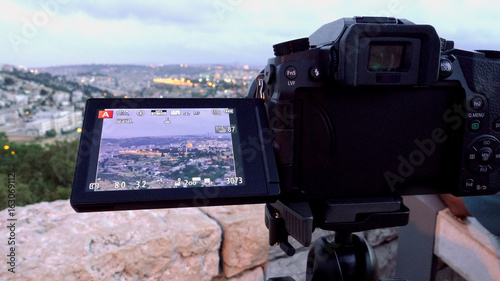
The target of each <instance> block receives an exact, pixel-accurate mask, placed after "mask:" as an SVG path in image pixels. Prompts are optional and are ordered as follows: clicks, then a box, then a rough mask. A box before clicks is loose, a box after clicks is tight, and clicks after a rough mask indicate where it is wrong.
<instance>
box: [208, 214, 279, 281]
mask: <svg viewBox="0 0 500 281" xmlns="http://www.w3.org/2000/svg"><path fill="white" fill-rule="evenodd" d="M201 210H202V211H203V212H205V213H206V214H208V215H209V216H210V217H211V218H213V219H215V220H216V221H218V222H219V224H220V225H221V226H222V229H223V230H224V240H223V242H222V261H223V267H222V269H223V271H224V276H227V277H233V276H235V275H237V274H239V273H241V272H243V271H245V270H247V269H249V268H252V267H255V266H258V265H261V264H264V263H266V262H267V256H268V251H267V248H268V245H269V236H268V234H267V233H268V232H267V228H266V226H265V223H264V206H263V205H257V206H255V205H240V206H220V207H205V208H201Z"/></svg>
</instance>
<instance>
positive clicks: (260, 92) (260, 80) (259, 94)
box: [255, 73, 266, 99]
mask: <svg viewBox="0 0 500 281" xmlns="http://www.w3.org/2000/svg"><path fill="white" fill-rule="evenodd" d="M264 77H265V75H264V73H261V74H259V75H257V77H255V81H256V82H257V91H256V93H255V97H256V98H259V99H266V97H265V95H264V88H265V87H266V84H265V83H264Z"/></svg>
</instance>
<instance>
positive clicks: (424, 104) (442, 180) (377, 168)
mask: <svg viewBox="0 0 500 281" xmlns="http://www.w3.org/2000/svg"><path fill="white" fill-rule="evenodd" d="M464 97H465V94H464V91H463V90H462V89H461V88H458V87H432V88H414V87H356V88H342V87H337V88H335V89H329V91H321V90H316V89H314V90H312V89H303V90H301V89H299V90H298V91H297V99H296V100H297V101H296V103H295V109H296V110H295V112H296V115H297V118H296V119H295V126H294V127H295V128H294V141H295V142H296V145H295V147H294V149H295V152H294V155H297V156H298V157H297V158H295V159H294V173H293V174H294V175H295V177H294V185H295V186H294V187H292V189H294V188H296V189H299V190H301V192H304V193H305V194H307V197H310V198H311V199H319V198H322V197H324V196H328V198H357V197H380V196H390V195H392V194H425V193H445V192H446V193H447V192H454V191H455V190H456V187H457V184H458V183H457V180H458V174H459V170H460V151H461V149H462V139H463V130H464V121H463V118H462V116H460V113H458V112H454V111H453V109H454V108H456V107H460V105H461V104H462V102H463V100H464Z"/></svg>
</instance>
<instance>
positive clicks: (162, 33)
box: [0, 0, 500, 67]
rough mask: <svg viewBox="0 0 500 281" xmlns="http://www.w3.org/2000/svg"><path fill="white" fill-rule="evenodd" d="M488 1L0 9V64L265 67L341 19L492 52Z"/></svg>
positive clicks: (499, 6) (68, 2) (496, 34)
mask: <svg viewBox="0 0 500 281" xmlns="http://www.w3.org/2000/svg"><path fill="white" fill-rule="evenodd" d="M499 11H500V1H496V0H439V1H438V0H407V1H405V0H377V1H360V0H347V1H345V0H329V1H324V0H322V1H304V0H288V1H273V0H266V1H260V0H253V1H250V0H205V1H202V0H192V1H181V0H175V1H170V0H148V1H131V0H111V1H105V0H100V1H97V0H23V1H18V0H12V1H9V0H0V36H1V39H0V64H12V65H24V66H27V67H42V66H54V65H74V64H155V65H158V64H237V65H247V64H248V65H252V66H263V65H265V64H266V62H267V59H268V58H270V57H272V56H273V49H272V45H273V44H276V43H280V42H283V41H288V40H292V39H296V38H301V37H307V36H309V35H310V34H312V33H313V32H314V31H315V30H316V29H318V28H319V27H320V26H322V25H323V24H326V23H328V22H331V21H334V20H336V19H338V18H342V17H353V16H358V15H365V16H374V15H377V16H393V17H397V18H406V19H408V20H411V21H413V22H415V23H419V24H430V25H433V26H434V27H435V28H436V30H437V32H438V34H439V35H440V36H441V37H443V38H446V39H448V40H453V41H455V47H457V48H462V49H468V50H473V49H496V50H498V49H500V14H499Z"/></svg>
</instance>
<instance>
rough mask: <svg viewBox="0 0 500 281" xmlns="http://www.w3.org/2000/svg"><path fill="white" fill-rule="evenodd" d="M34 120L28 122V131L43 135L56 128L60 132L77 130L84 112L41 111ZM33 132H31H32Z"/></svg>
mask: <svg viewBox="0 0 500 281" xmlns="http://www.w3.org/2000/svg"><path fill="white" fill-rule="evenodd" d="M33 119H34V121H32V122H29V123H26V129H25V131H26V132H27V134H28V132H32V133H35V134H36V135H39V136H43V135H45V132H47V131H50V130H52V129H54V130H55V131H56V132H57V133H58V134H60V133H62V132H69V131H72V130H75V131H76V128H78V127H79V126H81V124H82V114H81V113H80V112H74V111H61V112H39V113H37V114H36V115H35V116H34V118H33ZM30 134H31V133H30Z"/></svg>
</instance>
